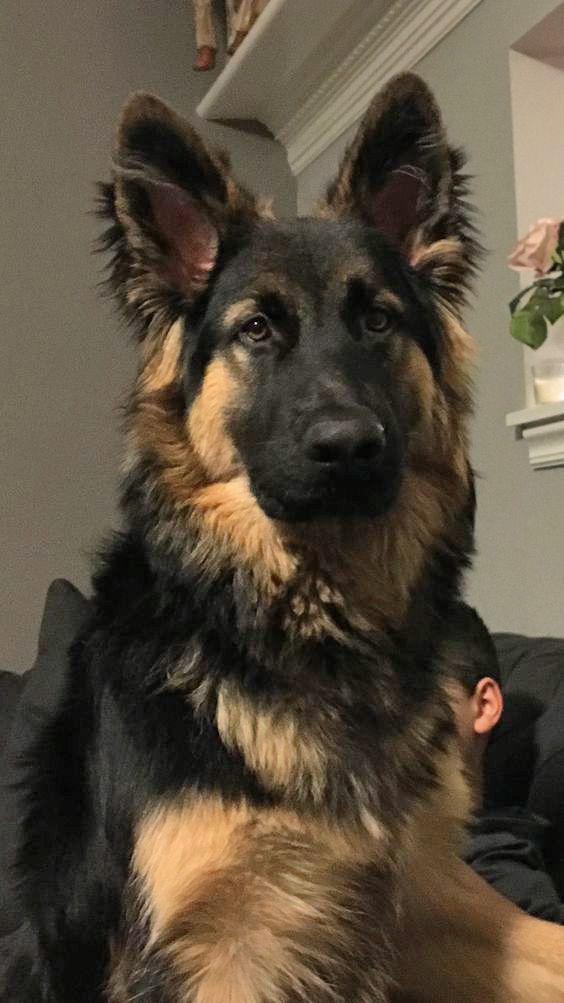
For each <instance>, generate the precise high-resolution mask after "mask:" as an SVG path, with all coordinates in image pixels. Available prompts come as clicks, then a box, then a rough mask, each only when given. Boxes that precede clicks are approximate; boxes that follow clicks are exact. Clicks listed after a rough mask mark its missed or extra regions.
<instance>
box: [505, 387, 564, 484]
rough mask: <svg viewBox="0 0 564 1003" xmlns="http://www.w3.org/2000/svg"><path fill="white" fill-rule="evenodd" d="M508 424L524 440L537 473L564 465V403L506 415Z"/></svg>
mask: <svg viewBox="0 0 564 1003" xmlns="http://www.w3.org/2000/svg"><path fill="white" fill-rule="evenodd" d="M505 423H506V425H508V426H509V427H510V428H514V429H515V438H516V439H524V440H525V442H526V443H527V446H528V450H529V462H530V464H531V466H532V467H534V469H535V470H544V469H546V468H548V467H562V466H564V401H559V402H558V403H556V404H537V405H536V407H528V408H524V409H523V410H522V411H513V412H512V413H511V414H508V415H506V417H505Z"/></svg>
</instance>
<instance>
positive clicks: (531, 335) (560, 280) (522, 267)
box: [508, 219, 564, 348]
mask: <svg viewBox="0 0 564 1003" xmlns="http://www.w3.org/2000/svg"><path fill="white" fill-rule="evenodd" d="M508 264H509V267H510V268H513V269H514V271H516V272H524V271H528V270H529V269H531V268H532V269H533V270H534V273H535V280H534V282H532V284H531V285H530V286H527V288H526V289H522V290H521V292H520V293H519V295H518V296H516V297H515V299H513V300H511V303H510V304H509V310H510V312H511V334H512V335H513V337H514V338H517V341H522V342H523V343H524V344H525V345H529V347H530V348H540V346H541V345H542V344H543V342H544V341H545V340H546V337H547V334H548V325H549V324H554V323H555V321H557V320H558V319H559V318H560V317H561V316H562V314H564V220H555V219H539V220H538V222H537V223H535V224H534V226H532V227H531V229H530V230H529V232H528V233H527V234H526V235H525V236H524V237H523V238H522V239H521V240H520V241H519V243H518V244H517V246H516V247H515V249H514V251H513V252H512V253H511V254H510V256H509V259H508Z"/></svg>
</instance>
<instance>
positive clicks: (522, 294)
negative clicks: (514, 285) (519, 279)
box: [509, 285, 535, 314]
mask: <svg viewBox="0 0 564 1003" xmlns="http://www.w3.org/2000/svg"><path fill="white" fill-rule="evenodd" d="M534 288H535V286H534V285H532V286H527V288H526V289H521V292H520V293H517V295H516V296H515V297H514V298H513V299H512V300H511V302H510V304H509V311H510V313H511V314H514V313H515V311H516V309H517V307H518V306H519V303H520V302H521V300H522V299H523V298H524V297H525V296H526V295H527V293H529V294H530V293H531V292H532V291H533V289H534Z"/></svg>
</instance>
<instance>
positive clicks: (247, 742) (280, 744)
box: [19, 75, 563, 1003]
mask: <svg viewBox="0 0 564 1003" xmlns="http://www.w3.org/2000/svg"><path fill="white" fill-rule="evenodd" d="M461 168H462V157H461V155H460V154H459V153H458V152H456V151H453V150H452V149H451V148H450V147H449V145H448V143H447V140H446V138H445V133H444V129H443V125H442V122H441V117H440V114H439V111H438V109H437V107H436V104H435V102H434V99H433V97H432V95H431V94H430V93H429V91H428V89H427V87H426V86H425V85H424V84H423V82H422V81H421V80H419V79H418V78H417V77H415V76H413V75H403V76H401V77H398V78H396V79H394V80H393V81H392V82H391V83H390V84H389V85H388V86H387V87H386V88H385V89H384V90H383V92H382V93H381V94H379V95H378V96H377V97H376V99H375V100H374V101H373V103H372V105H371V107H370V109H369V110H368V113H367V115H366V117H365V118H364V121H363V123H362V125H361V127H360V131H359V133H358V135H357V137H356V139H355V140H354V142H353V143H352V145H351V147H350V148H349V150H348V152H347V153H346V155H345V158H344V162H343V164H342V167H341V170H340V173H339V175H338V177H337V179H336V181H335V182H334V184H332V185H331V187H330V188H329V190H328V193H327V196H326V198H325V200H324V201H323V202H322V203H320V205H319V206H318V207H317V209H316V211H315V214H314V215H313V216H312V217H311V218H307V219H298V220H297V221H294V222H288V223H285V222H277V221H275V220H274V219H273V218H272V216H271V214H270V213H269V211H268V209H267V208H266V207H265V204H264V203H262V202H260V201H259V200H255V199H254V198H253V197H252V196H251V195H250V194H249V193H248V192H247V191H245V190H244V189H243V188H242V187H241V186H240V185H239V184H238V183H237V182H236V181H235V180H234V178H233V177H232V175H231V172H230V168H229V164H228V162H227V160H226V158H225V157H224V156H223V155H218V154H216V153H214V152H212V151H209V150H208V149H206V147H205V146H204V144H203V142H202V141H201V140H200V138H199V137H198V135H197V134H196V133H195V132H194V131H193V130H192V129H191V128H190V127H189V126H188V125H187V124H186V123H185V122H184V121H183V120H182V119H180V118H178V117H177V116H176V115H175V114H174V113H173V112H172V111H170V110H169V109H168V108H167V107H166V106H165V105H163V104H162V103H161V102H160V101H158V100H157V99H155V98H153V97H151V96H149V95H145V94H137V95H135V96H133V97H132V98H131V99H130V101H129V102H128V104H127V106H126V108H125V110H124V112H123V116H122V119H121V123H120V126H119V134H118V140H117V150H116V155H115V162H114V173H113V180H112V182H111V184H108V185H106V186H104V187H103V202H104V212H105V213H106V214H107V215H108V216H109V217H110V220H111V224H110V228H109V230H108V232H107V235H106V246H107V247H108V248H111V250H112V263H111V284H112V287H113V289H114V291H115V293H116V295H117V298H118V300H119V303H120V304H121V307H122V308H123V310H124V311H125V313H126V315H127V318H128V319H129V321H130V322H131V324H132V325H133V328H134V330H135V332H136V336H137V338H138V342H139V367H138V374H137V377H136V381H135V385H134V388H133V391H132V393H131V397H130V399H129V403H128V407H127V417H126V430H127V458H126V465H125V472H124V481H123V492H122V510H123V518H124V528H123V531H122V532H121V533H120V534H119V535H117V536H116V537H115V538H114V539H113V540H112V542H111V543H110V544H109V546H108V547H107V548H106V551H105V554H104V556H103V558H102V560H101V562H100V567H99V569H98V572H97V575H96V577H95V580H94V586H95V587H94V600H93V613H92V619H91V622H90V623H89V625H88V628H87V629H86V630H85V632H84V633H83V634H82V635H81V637H80V638H79V639H78V640H77V642H76V644H75V646H74V648H73V651H72V660H73V669H72V675H71V682H70V684H69V691H68V694H67V699H66V703H65V706H64V707H63V708H62V710H61V712H60V714H59V716H58V717H57V719H56V720H55V721H54V722H53V723H52V724H50V725H49V727H48V728H47V730H46V731H45V732H44V734H43V735H42V736H41V738H40V740H39V742H38V744H37V747H36V748H35V750H34V753H33V758H34V763H35V767H34V771H33V780H32V784H31V788H32V789H31V796H30V804H29V811H28V814H27V819H26V822H25V838H24V840H23V842H22V847H21V852H20V859H19V868H20V871H21V874H22V877H23V881H24V897H25V903H26V909H27V913H28V916H29V921H30V927H31V929H32V930H33V931H34V936H35V940H36V944H35V955H36V956H35V960H34V981H33V985H32V986H31V988H30V987H28V989H27V990H26V991H25V992H22V995H21V999H22V1000H24V999H25V1000H26V1003H29V1001H31V1000H33V1001H36V1000H41V1001H43V1003H74V1001H80V1003H100V1001H108V1003H133V1001H141V1003H157V1001H158V1003H385V1001H388V1000H390V999H392V998H394V999H395V998H396V996H395V995H394V994H395V993H396V991H397V990H398V987H400V988H401V987H403V989H406V991H407V992H409V993H410V994H417V993H421V995H422V996H423V997H424V998H428V999H444V1000H452V999H457V1000H467V1001H469V1000H481V1001H490V1000H494V999H495V1000H498V999H499V1000H502V999H503V1000H509V999H511V1000H520V1001H521V1000H522V1001H525V1000H527V1001H533V1000H534V1001H535V1003H537V1001H540V1000H541V999H543V1000H545V999H546V1000H556V999H562V998H563V997H562V996H561V995H560V989H561V988H562V984H561V983H560V982H558V990H556V989H555V985H556V982H555V977H553V976H550V977H549V976H546V977H543V980H540V981H539V983H538V987H537V988H538V991H537V989H535V991H534V992H532V991H531V992H530V991H529V990H530V986H531V985H532V984H533V983H531V982H528V983H527V986H528V988H523V986H524V985H525V983H524V982H522V983H516V982H515V978H516V977H515V976H513V975H512V976H511V979H513V982H510V981H508V980H510V977H509V976H508V975H507V974H505V973H506V967H505V968H504V965H503V964H501V961H500V958H501V953H500V952H501V950H502V948H503V945H502V944H501V934H500V931H501V926H500V924H499V923H497V925H495V924H494V925H495V929H494V927H493V926H492V925H491V924H490V925H489V926H488V923H487V921H486V919H485V917H484V909H483V907H482V906H481V902H482V898H481V894H480V895H474V898H472V895H473V892H472V883H471V881H470V880H469V879H468V884H467V886H466V885H465V884H464V882H462V883H461V884H460V885H459V886H457V888H459V889H463V891H462V892H460V891H459V890H457V891H456V893H453V894H452V895H451V898H450V902H451V906H450V912H449V911H448V909H447V907H445V909H446V912H444V914H443V913H442V912H441V909H442V908H443V907H442V906H439V905H436V902H437V901H438V898H437V895H438V893H437V892H436V891H433V889H432V882H433V881H435V882H436V876H437V875H440V876H441V880H445V881H446V880H447V878H448V876H449V875H450V874H451V872H452V873H453V872H454V868H455V866H456V865H455V863H454V861H455V860H456V846H457V838H458V833H459V831H460V829H461V827H462V824H463V822H464V820H465V819H466V817H467V815H468V812H469V810H470V802H471V798H470V793H469V784H468V782H467V780H466V778H465V775H464V770H463V766H462V763H461V756H460V752H459V747H458V743H457V740H456V736H455V731H454V725H453V717H452V713H451V709H450V706H449V702H448V698H447V690H446V684H445V678H446V673H445V665H444V659H442V658H441V646H442V643H443V637H444V636H445V632H447V631H448V625H449V619H450V617H451V614H452V611H453V610H454V608H455V606H456V603H457V601H458V599H459V596H460V588H461V574H462V571H463V569H464V568H465V567H466V566H467V565H468V563H469V555H470V554H471V551H472V538H473V514H474V491H473V478H472V471H471V467H470V465H469V460H468V449H467V432H466V426H467V420H468V416H469V413H470V410H471V394H470V367H471V358H472V349H471V341H470V338H469V336H468V335H467V333H466V332H465V330H464V327H463V326H462V322H461V309H462V306H463V302H464V296H465V291H466V288H467V284H468V281H469V278H470V277H471V276H472V272H473V269H474V264H475V261H476V257H477V244H476V240H475V237H474V231H473V228H472V225H471V222H470V219H469V212H468V210H467V207H466V205H465V190H466V183H465V180H464V177H463V176H462V174H461ZM461 866H462V865H461ZM449 880H450V879H449ZM426 882H427V883H426ZM418 883H419V884H418ZM417 889H419V891H417ZM414 890H415V891H417V894H416V895H415V899H414ZM494 894H495V893H492V895H494ZM461 895H466V896H467V901H468V909H467V913H468V915H469V916H470V919H469V920H468V922H467V925H466V927H465V926H464V922H466V921H465V920H464V919H461V918H460V917H461V915H462V910H461V908H460V903H459V900H460V897H461ZM484 895H485V898H484V901H487V894H486V893H485V892H484ZM410 903H411V904H410ZM433 909H435V913H433ZM507 909H509V910H510V912H509V919H508V920H507V929H508V930H509V929H510V928H511V929H513V926H512V925H511V924H512V923H513V917H514V913H513V912H511V907H510V906H507ZM425 910H427V912H428V916H427V912H426V911H425ZM457 910H458V911H457ZM488 912H489V914H492V915H493V913H492V912H491V910H488ZM435 914H436V915H438V917H439V918H438V919H437V920H436V922H435V921H433V920H432V915H435ZM465 915H466V913H465ZM501 915H502V916H504V917H507V915H508V914H507V913H505V912H503V910H502V911H501ZM410 916H413V917H415V918H416V921H415V920H414V925H413V931H412V933H409V932H406V926H405V924H406V922H408V921H409V917H410ZM445 916H446V919H445ZM417 917H419V918H417ZM421 917H422V918H421ZM532 922H533V923H534V922H535V921H534V920H533V921H532ZM457 923H458V924H459V925H460V924H462V925H461V927H460V929H461V933H460V937H459V943H458V945H457V946H455V948H452V950H451V946H452V945H450V942H449V944H447V945H446V948H445V951H446V959H447V960H446V962H445V963H444V964H443V963H437V964H435V961H436V957H435V956H434V955H433V950H436V949H437V948H436V941H437V938H440V937H441V936H442V937H443V941H444V938H445V937H447V939H448V937H452V936H454V934H453V933H452V931H453V930H455V928H456V929H458V927H457ZM502 926H503V924H502ZM542 926H543V928H544V924H542ZM433 930H434V931H435V933H433ZM512 937H513V940H512V941H511V944H512V945H513V946H511V950H515V951H517V949H518V948H517V946H515V945H517V941H518V940H519V937H518V936H517V935H515V936H513V934H512ZM426 938H427V939H426ZM464 938H466V941H465V940H464ZM431 940H433V943H431ZM521 940H523V938H521ZM420 942H421V943H422V947H421V951H420V953H419V955H418V954H417V950H418V948H417V944H419V943H420ZM519 943H521V941H519ZM472 945H473V946H472ZM506 946H507V945H506ZM519 950H521V948H520V947H519ZM469 951H470V954H472V951H473V952H474V955H473V957H474V968H475V969H477V971H473V970H472V968H471V967H469V965H468V962H467V958H466V955H467V953H468V952H469ZM449 952H450V953H449ZM453 952H454V953H453ZM476 952H478V953H476ZM455 955H456V959H455ZM525 955H526V951H525ZM538 957H539V955H538V954H536V955H535V954H534V952H533V955H532V956H531V958H528V956H527V957H525V960H524V961H522V966H521V969H519V966H517V968H515V969H514V971H521V970H523V965H526V964H528V965H529V968H530V969H531V970H532V968H533V967H534V966H535V965H536V966H537V968H538V967H539V964H538ZM430 958H432V959H434V960H433V965H434V970H433V971H431V972H429V959H430ZM527 958H528V960H527ZM409 959H411V961H410V960H409ZM454 959H455V960H454ZM535 959H536V960H535ZM426 963H427V969H426V968H425V964H426ZM408 964H411V972H412V975H411V976H410V977H409V979H407V978H406V977H405V972H406V970H407V967H408ZM547 964H548V963H547ZM443 969H445V970H446V969H448V972H449V974H448V976H447V975H445V974H444V971H443ZM420 973H424V974H422V975H420ZM441 973H442V974H441ZM418 979H419V982H421V981H423V982H424V984H423V985H418ZM441 979H442V981H441ZM410 980H411V981H410ZM541 983H542V984H541ZM547 986H548V988H547ZM539 987H540V988H539ZM410 998H412V997H411V995H410Z"/></svg>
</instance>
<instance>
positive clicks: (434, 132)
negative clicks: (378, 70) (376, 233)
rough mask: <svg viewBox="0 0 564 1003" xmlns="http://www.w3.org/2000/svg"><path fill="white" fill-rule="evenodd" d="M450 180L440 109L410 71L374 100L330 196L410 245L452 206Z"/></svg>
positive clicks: (343, 208) (334, 204) (341, 208)
mask: <svg viewBox="0 0 564 1003" xmlns="http://www.w3.org/2000/svg"><path fill="white" fill-rule="evenodd" d="M450 183H451V169H450V160H449V150H448V145H447V141H446V136H445V132H444V129H443V124H442V120H441V115H440V112H439V109H438V107H437V105H436V103H435V100H434V98H433V95H432V94H431V92H430V91H429V89H428V87H427V86H426V84H424V83H423V81H422V80H420V78H419V77H416V76H414V75H413V74H410V73H408V74H402V75H401V76H399V77H395V78H394V79H393V80H391V81H390V83H389V84H388V85H387V86H386V87H385V88H384V89H383V90H382V91H381V92H380V93H379V94H378V95H377V96H376V98H374V100H373V101H372V104H371V105H370V107H369V109H368V111H367V113H366V115H365V117H364V119H363V121H362V123H361V125H360V128H359V130H358V133H357V135H356V137H355V139H354V140H353V143H352V144H351V146H350V147H349V149H348V150H347V152H346V154H345V158H344V161H343V164H342V166H341V170H340V173H339V176H338V177H337V179H336V181H335V182H334V184H333V185H332V186H331V188H330V189H329V192H328V197H327V201H328V203H329V204H330V205H331V206H332V207H333V208H335V209H336V210H337V211H341V212H345V211H350V210H352V211H354V212H357V213H359V214H360V215H362V217H363V218H364V219H365V220H366V221H367V222H368V223H372V224H373V225H374V226H375V227H377V228H378V229H379V230H382V231H383V232H384V233H385V234H386V235H387V236H388V237H389V238H390V239H391V240H393V241H394V242H396V243H398V244H400V245H402V246H406V245H407V246H409V244H410V241H411V240H412V239H413V237H414V235H415V233H416V232H417V230H418V229H419V228H420V227H421V226H424V225H426V224H427V225H429V224H430V223H432V222H433V221H434V220H436V219H437V218H438V217H439V216H440V214H441V212H444V210H445V208H446V207H447V206H448V195H449V190H450Z"/></svg>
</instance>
